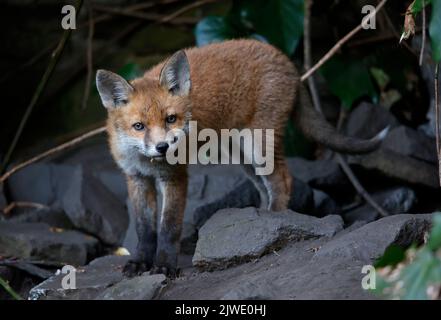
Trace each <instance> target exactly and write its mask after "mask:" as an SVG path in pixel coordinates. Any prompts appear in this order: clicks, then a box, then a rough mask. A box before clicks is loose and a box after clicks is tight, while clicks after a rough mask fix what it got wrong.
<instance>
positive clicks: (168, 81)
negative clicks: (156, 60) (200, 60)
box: [159, 50, 191, 96]
mask: <svg viewBox="0 0 441 320" xmlns="http://www.w3.org/2000/svg"><path fill="white" fill-rule="evenodd" d="M159 83H160V84H161V86H163V87H165V88H167V90H169V91H170V93H171V94H173V95H177V96H186V95H188V94H189V93H190V88H191V80H190V65H189V63H188V59H187V55H186V54H185V52H184V50H180V51H178V52H176V53H175V54H174V55H172V56H171V57H170V58H169V59H168V60H167V62H166V63H165V65H164V66H163V67H162V70H161V75H160V76H159Z"/></svg>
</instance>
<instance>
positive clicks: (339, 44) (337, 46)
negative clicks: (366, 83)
mask: <svg viewBox="0 0 441 320" xmlns="http://www.w3.org/2000/svg"><path fill="white" fill-rule="evenodd" d="M386 2H387V0H382V1H381V2H380V3H379V4H378V5H377V7H376V8H375V11H374V13H373V14H372V15H373V16H375V15H376V14H377V13H378V11H380V10H381V8H383V6H384V4H385V3H386ZM372 15H371V16H372ZM367 17H370V16H366V17H365V18H363V21H364V20H365V19H366V18H367ZM363 21H362V22H361V23H360V25H358V26H357V27H356V28H354V29H353V30H352V31H350V32H349V33H348V34H347V35H345V36H344V37H343V38H341V39H340V40H339V41H338V42H337V43H336V44H335V45H334V46H333V47H332V48H331V50H329V51H328V53H326V54H325V55H324V56H323V57H322V58H321V59H320V60H319V61H318V62H317V63H316V64H315V65H314V66H313V67H312V68H311V69H309V70H308V71H307V72H306V73H305V74H304V75H302V77H301V81H305V80H306V79H308V78H309V77H310V76H311V75H312V74H313V73H314V72H316V71H317V70H318V69H319V68H320V67H321V66H322V65H323V64H324V63H325V62H327V61H328V60H329V59H330V58H331V57H332V56H333V55H334V54H335V53H336V52H337V51H338V50H340V48H341V47H342V46H343V45H344V44H345V43H346V42H347V41H348V40H349V39H351V38H352V37H353V36H354V35H355V34H356V33H358V32H359V31H360V30H361V29H362V28H363Z"/></svg>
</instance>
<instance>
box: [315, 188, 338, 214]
mask: <svg viewBox="0 0 441 320" xmlns="http://www.w3.org/2000/svg"><path fill="white" fill-rule="evenodd" d="M313 192H314V212H315V214H314V215H315V216H316V217H324V216H326V215H330V214H340V212H341V208H340V206H339V205H338V204H337V203H336V202H335V201H334V200H333V199H332V198H331V197H330V196H329V195H327V194H326V193H324V192H323V191H320V190H315V189H314V190H313Z"/></svg>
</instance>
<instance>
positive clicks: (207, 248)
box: [193, 208, 343, 270]
mask: <svg viewBox="0 0 441 320" xmlns="http://www.w3.org/2000/svg"><path fill="white" fill-rule="evenodd" d="M342 228H343V221H342V219H341V217H340V216H327V217H325V218H322V219H318V218H315V217H311V216H306V215H302V214H299V213H296V212H293V211H290V210H287V211H284V212H268V211H261V210H258V209H256V208H246V209H225V210H221V211H219V212H218V213H216V214H215V215H213V216H212V217H211V218H210V219H209V220H208V221H207V222H206V223H205V224H204V226H203V227H202V228H201V229H200V230H199V240H198V242H197V245H196V250H195V254H194V256H193V265H195V266H196V267H198V268H200V269H209V270H212V269H222V268H226V267H228V266H231V265H234V264H238V263H243V262H247V261H250V260H252V259H255V258H259V257H261V256H262V255H264V254H266V253H268V252H271V251H273V250H277V249H280V248H281V247H283V245H284V244H286V243H287V242H288V241H300V240H303V239H310V238H318V237H323V236H325V237H331V236H333V235H334V234H335V233H337V232H338V231H340V230H341V229H342Z"/></svg>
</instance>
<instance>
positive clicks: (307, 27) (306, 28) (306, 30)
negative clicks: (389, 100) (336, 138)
mask: <svg viewBox="0 0 441 320" xmlns="http://www.w3.org/2000/svg"><path fill="white" fill-rule="evenodd" d="M310 8H311V0H306V2H305V24H304V43H305V51H304V54H305V57H304V59H305V65H306V64H307V62H308V61H311V50H310V44H311V25H310V23H309V21H310V13H311V11H310ZM308 84H310V88H311V87H313V88H314V89H315V80H314V77H313V76H312V75H311V76H310V77H308ZM311 95H312V96H313V99H312V100H313V104H314V106H315V109H316V110H317V111H318V112H320V113H321V114H323V112H322V109H321V107H319V106H318V105H316V103H320V97H319V95H318V93H317V91H316V90H314V91H312V90H311ZM314 96H315V99H314ZM341 110H342V112H340V118H339V123H338V128H337V130H338V129H340V128H339V127H340V126H341V125H342V123H343V119H344V113H343V108H342V109H341ZM335 154H336V157H337V162H338V164H339V165H340V167H341V168H342V170H343V172H344V173H345V174H346V176H347V177H348V179H349V181H350V182H351V183H352V185H353V186H354V188H355V190H357V192H358V194H360V196H361V197H362V198H363V199H364V200H365V201H366V202H367V203H369V204H370V205H371V206H372V207H373V208H374V209H375V210H376V211H377V212H378V213H379V214H380V215H382V216H383V217H385V216H388V215H389V214H388V213H387V212H386V211H385V210H384V209H383V208H382V207H381V206H380V205H378V204H377V203H376V202H375V200H374V199H373V198H372V197H371V196H370V195H369V193H368V192H367V191H366V190H365V189H364V188H363V186H362V185H361V183H360V181H359V180H358V179H357V177H356V176H355V174H354V172H353V171H352V169H351V168H350V167H349V165H348V164H347V163H346V161H345V159H344V158H343V157H342V156H341V155H340V154H338V153H335Z"/></svg>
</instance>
